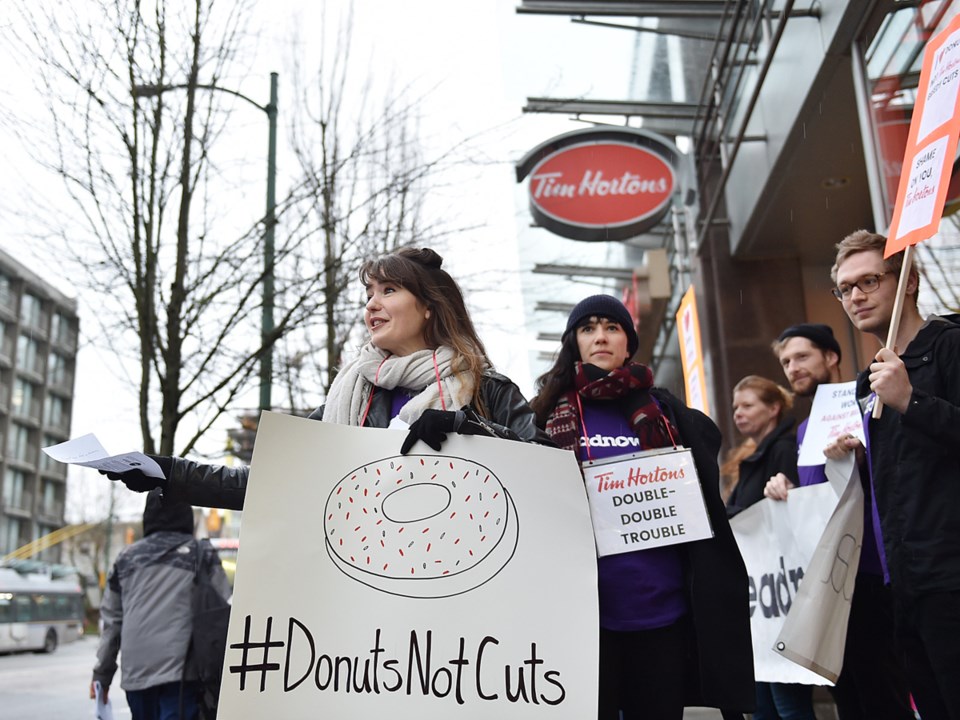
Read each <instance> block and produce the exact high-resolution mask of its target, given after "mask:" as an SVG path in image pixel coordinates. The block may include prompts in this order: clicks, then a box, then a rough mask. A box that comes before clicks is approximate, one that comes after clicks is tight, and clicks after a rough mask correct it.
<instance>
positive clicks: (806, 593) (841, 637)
mask: <svg viewBox="0 0 960 720" xmlns="http://www.w3.org/2000/svg"><path fill="white" fill-rule="evenodd" d="M827 475H828V476H831V477H830V481H831V483H833V482H835V481H839V483H838V484H841V485H842V484H843V483H845V487H844V491H843V495H841V497H840V502H839V503H837V507H836V509H835V510H834V512H833V515H832V516H831V517H830V521H829V522H828V523H827V528H826V530H825V531H824V533H823V537H822V538H821V539H820V543H819V544H818V545H817V549H816V552H814V554H813V559H812V560H811V561H810V565H809V566H808V568H807V574H806V577H805V578H804V582H803V583H801V584H800V592H799V593H797V597H796V598H795V600H794V603H793V608H792V609H791V611H790V614H789V615H788V616H787V619H786V622H784V624H783V629H782V630H781V631H780V636H779V637H778V638H777V643H776V645H775V650H776V651H777V652H779V653H780V654H781V655H783V656H784V657H786V658H787V659H789V660H792V661H793V662H795V663H797V664H798V665H801V666H802V667H805V668H808V669H810V670H813V671H814V672H815V673H817V674H818V675H822V676H823V677H825V678H826V679H827V680H829V681H830V682H832V683H835V682H836V681H837V678H838V677H839V676H840V670H841V669H842V668H843V650H844V645H845V644H846V638H847V622H848V621H849V619H850V601H851V600H852V599H853V591H854V584H855V581H856V577H857V567H858V566H859V563H860V549H861V547H862V544H863V503H864V497H863V487H861V485H860V473H859V471H858V470H857V464H856V462H854V456H853V453H850V454H849V455H848V456H847V458H846V459H845V460H843V461H834V460H828V461H827ZM835 475H840V477H839V478H835V477H833V476H835Z"/></svg>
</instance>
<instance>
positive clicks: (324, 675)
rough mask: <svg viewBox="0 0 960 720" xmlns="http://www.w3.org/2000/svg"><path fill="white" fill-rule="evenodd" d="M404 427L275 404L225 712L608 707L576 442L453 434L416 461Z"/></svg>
mask: <svg viewBox="0 0 960 720" xmlns="http://www.w3.org/2000/svg"><path fill="white" fill-rule="evenodd" d="M403 437H404V433H403V432H400V431H395V430H379V429H373V428H353V427H346V426H341V425H333V424H328V423H321V422H317V421H314V420H304V419H301V418H295V417H290V416H285V415H278V414H273V413H264V415H263V417H262V418H261V423H260V428H259V430H258V433H257V442H256V448H255V451H254V456H253V463H252V465H251V475H250V482H249V486H248V488H247V494H246V499H245V504H244V513H243V532H242V537H241V540H242V542H241V547H240V552H239V557H238V565H237V576H236V586H235V594H234V599H233V610H232V614H231V619H230V631H229V637H228V650H227V656H226V660H225V664H224V680H223V685H222V689H221V703H220V708H221V709H220V716H221V717H227V718H231V720H234V719H240V720H242V719H244V718H258V719H259V718H264V717H277V718H283V719H284V720H296V719H297V718H316V717H331V718H338V719H339V720H349V719H350V718H372V717H390V718H397V719H403V718H410V719H411V720H412V719H413V718H417V720H422V719H429V718H436V719H438V720H439V719H440V718H443V719H444V720H446V719H447V718H450V717H451V716H456V717H458V718H478V719H479V718H490V717H492V716H495V717H497V718H504V719H507V718H517V719H519V718H556V719H557V720H560V719H563V720H566V719H568V718H569V719H570V720H573V719H576V720H581V719H582V718H584V717H590V716H591V715H594V714H596V703H597V665H598V647H597V644H598V640H597V638H598V626H599V621H598V611H597V580H596V556H595V551H594V544H593V532H592V529H591V525H590V517H589V510H588V508H587V503H586V496H585V493H584V488H583V481H582V479H581V476H580V471H579V468H578V466H577V463H576V460H575V459H574V456H573V454H572V453H570V452H565V451H561V450H555V449H552V448H544V447H540V446H536V445H531V444H526V443H519V442H511V441H507V440H498V439H492V438H481V437H468V438H464V437H461V436H451V437H450V438H449V439H448V440H447V442H445V443H444V446H443V451H442V453H432V452H431V451H429V449H426V452H425V454H416V455H413V454H411V455H407V456H400V455H398V454H397V450H398V449H399V447H400V444H401V441H402V440H403ZM424 448H425V446H424V445H422V444H420V445H417V447H416V448H415V449H416V450H417V451H419V450H421V449H424Z"/></svg>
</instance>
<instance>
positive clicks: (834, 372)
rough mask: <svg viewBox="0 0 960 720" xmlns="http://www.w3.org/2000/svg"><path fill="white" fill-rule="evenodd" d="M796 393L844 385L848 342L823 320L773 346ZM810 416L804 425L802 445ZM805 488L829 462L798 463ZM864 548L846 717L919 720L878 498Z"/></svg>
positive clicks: (841, 693)
mask: <svg viewBox="0 0 960 720" xmlns="http://www.w3.org/2000/svg"><path fill="white" fill-rule="evenodd" d="M772 348H773V352H774V355H776V356H777V359H778V360H779V361H780V366H781V367H782V368H783V373H784V375H786V377H787V380H788V381H789V382H790V387H791V389H792V390H793V392H794V393H796V394H797V395H799V396H802V397H812V396H814V395H815V394H816V392H817V388H818V387H820V385H821V384H823V383H838V382H840V345H839V343H837V340H836V338H835V337H834V336H833V330H831V329H830V327H829V326H827V325H822V324H820V323H801V324H799V325H793V326H791V327H788V328H787V329H786V330H784V331H783V332H782V333H780V336H779V337H778V338H777V339H776V340H775V341H774V342H773V344H772ZM808 422H809V418H807V419H806V420H804V421H803V422H802V423H801V424H800V426H799V427H798V428H797V450H798V451H799V449H800V447H801V446H802V444H803V438H804V435H805V434H806V430H807V423H808ZM798 471H799V476H800V486H801V487H804V486H806V485H815V484H817V483H822V482H826V480H827V476H826V472H825V470H824V465H822V464H821V465H812V466H801V467H799V468H798ZM792 487H793V485H792V484H791V483H790V480H789V479H788V478H787V477H786V476H785V475H783V474H782V473H778V474H777V475H774V476H773V477H772V478H770V481H769V482H768V483H767V486H766V487H765V488H764V495H765V496H766V497H768V498H771V499H773V500H786V499H787V492H788V491H789V489H790V488H792ZM863 531H864V532H863V547H862V551H861V554H860V566H859V568H858V569H857V581H856V589H855V591H854V594H853V601H852V603H851V606H850V622H849V625H848V626H847V640H846V645H845V648H844V656H843V669H842V670H841V672H840V677H839V678H838V680H837V684H836V685H835V686H834V687H833V688H831V693H832V694H833V699H834V701H835V702H836V704H837V715H838V716H839V717H840V720H885V719H889V720H913V719H914V714H913V711H912V710H911V709H910V691H909V687H908V684H907V681H906V677H905V675H904V673H903V670H902V668H901V667H900V665H899V663H898V661H897V659H896V656H895V654H894V647H893V637H894V635H893V608H892V604H891V603H892V600H891V597H890V590H889V588H888V587H886V586H885V585H884V583H883V570H882V566H881V564H880V555H879V552H878V550H877V543H876V540H875V537H874V532H873V522H872V515H871V511H870V498H869V497H867V498H866V502H865V503H864V524H863Z"/></svg>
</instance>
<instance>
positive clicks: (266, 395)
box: [133, 72, 278, 411]
mask: <svg viewBox="0 0 960 720" xmlns="http://www.w3.org/2000/svg"><path fill="white" fill-rule="evenodd" d="M190 87H193V88H196V89H199V90H211V91H215V92H222V93H227V94H228V95H233V96H234V97H238V98H240V99H241V100H246V101H247V102H248V103H250V104H251V105H253V106H254V107H255V108H257V109H259V110H262V111H263V112H265V113H266V114H267V120H268V121H269V137H268V144H267V213H266V215H264V218H263V314H262V316H261V321H260V343H261V350H260V410H261V411H263V410H269V409H270V408H271V407H273V402H272V400H271V392H272V388H273V349H272V345H271V342H272V341H271V336H272V335H273V331H274V326H273V305H274V296H275V290H274V267H273V266H274V262H275V257H274V255H275V249H274V229H275V227H276V224H277V217H276V210H277V109H278V99H277V73H275V72H272V73H270V103H269V104H268V105H261V104H260V103H258V102H256V101H255V100H251V99H250V98H248V97H247V96H246V95H244V94H243V93H240V92H237V91H236V90H231V89H229V88H223V87H220V86H219V85H199V84H196V85H192V86H191V85H189V84H178V85H149V84H144V85H134V86H133V96H134V97H135V98H138V97H156V96H157V95H160V94H162V93H165V92H167V91H168V90H185V89H189V88H190Z"/></svg>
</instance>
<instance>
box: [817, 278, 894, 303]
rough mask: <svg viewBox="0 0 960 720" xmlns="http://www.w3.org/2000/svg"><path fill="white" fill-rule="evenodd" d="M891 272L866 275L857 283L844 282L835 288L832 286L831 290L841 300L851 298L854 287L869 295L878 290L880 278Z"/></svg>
mask: <svg viewBox="0 0 960 720" xmlns="http://www.w3.org/2000/svg"><path fill="white" fill-rule="evenodd" d="M889 274H890V273H887V272H882V273H873V274H872V275H865V276H864V277H862V278H860V279H859V280H857V281H856V282H855V283H852V284H847V283H843V284H842V285H837V287H835V288H830V292H832V293H833V296H834V297H835V298H836V299H837V300H839V301H841V302H843V301H844V300H849V299H850V294H851V293H852V292H853V289H854V288H857V290H859V291H860V292H862V293H865V294H867V295H869V294H870V293H872V292H876V290H877V288H878V287H880V280H881V279H882V278H883V276H884V275H889Z"/></svg>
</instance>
